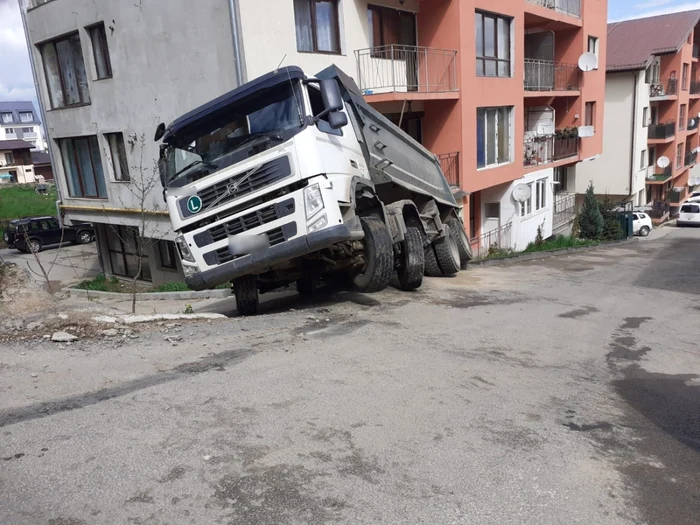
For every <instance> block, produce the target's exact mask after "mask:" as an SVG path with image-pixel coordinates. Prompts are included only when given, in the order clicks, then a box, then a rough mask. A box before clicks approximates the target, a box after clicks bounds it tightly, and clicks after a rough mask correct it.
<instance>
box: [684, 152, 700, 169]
mask: <svg viewBox="0 0 700 525" xmlns="http://www.w3.org/2000/svg"><path fill="white" fill-rule="evenodd" d="M697 161H698V154H697V153H695V152H692V151H691V152H690V153H688V154H687V155H686V156H685V165H686V166H694V165H695V163H697Z"/></svg>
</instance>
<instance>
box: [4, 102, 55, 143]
mask: <svg viewBox="0 0 700 525" xmlns="http://www.w3.org/2000/svg"><path fill="white" fill-rule="evenodd" d="M0 140H24V141H25V142H28V143H29V144H31V145H32V151H46V140H45V138H44V133H43V131H42V129H41V120H40V118H39V113H37V110H36V108H35V107H34V104H33V103H32V102H31V101H20V102H1V101H0Z"/></svg>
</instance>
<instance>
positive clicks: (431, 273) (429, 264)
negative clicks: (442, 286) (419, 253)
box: [423, 243, 442, 277]
mask: <svg viewBox="0 0 700 525" xmlns="http://www.w3.org/2000/svg"><path fill="white" fill-rule="evenodd" d="M423 255H424V258H425V275H427V276H428V277H442V270H441V269H440V265H439V264H438V262H437V257H436V256H435V247H434V246H433V244H432V243H430V244H428V246H426V247H425V250H424V251H423Z"/></svg>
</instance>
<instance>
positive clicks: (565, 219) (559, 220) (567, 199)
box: [552, 193, 576, 230]
mask: <svg viewBox="0 0 700 525" xmlns="http://www.w3.org/2000/svg"><path fill="white" fill-rule="evenodd" d="M575 216H576V194H575V193H564V194H560V195H555V197H554V213H553V216H552V229H554V230H556V229H557V228H560V227H562V226H564V225H565V224H567V223H569V222H571V221H573V220H574V217H575Z"/></svg>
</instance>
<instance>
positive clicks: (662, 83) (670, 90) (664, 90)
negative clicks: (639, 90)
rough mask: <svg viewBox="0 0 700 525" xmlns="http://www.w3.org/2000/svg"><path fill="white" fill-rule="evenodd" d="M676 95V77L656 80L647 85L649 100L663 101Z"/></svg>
mask: <svg viewBox="0 0 700 525" xmlns="http://www.w3.org/2000/svg"><path fill="white" fill-rule="evenodd" d="M676 95H678V79H677V78H676V77H672V78H667V79H658V80H655V81H653V82H652V83H651V84H649V98H650V99H654V98H657V99H664V98H667V97H674V96H676Z"/></svg>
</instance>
